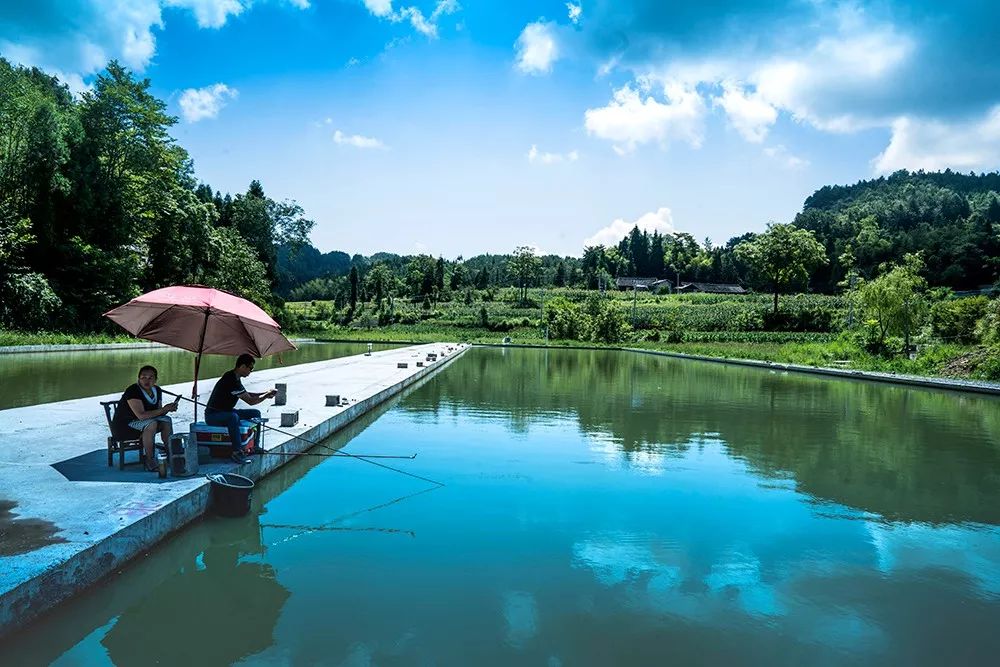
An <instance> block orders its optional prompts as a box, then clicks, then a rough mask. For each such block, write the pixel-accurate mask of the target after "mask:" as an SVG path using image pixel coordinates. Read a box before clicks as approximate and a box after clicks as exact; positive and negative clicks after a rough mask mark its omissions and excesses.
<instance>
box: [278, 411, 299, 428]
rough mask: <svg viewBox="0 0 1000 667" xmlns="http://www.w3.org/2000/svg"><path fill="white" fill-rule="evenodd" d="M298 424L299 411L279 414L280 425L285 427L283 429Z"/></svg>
mask: <svg viewBox="0 0 1000 667" xmlns="http://www.w3.org/2000/svg"><path fill="white" fill-rule="evenodd" d="M298 423H299V411H298V410H296V411H295V412H282V413H281V425H282V426H285V427H288V426H295V425H296V424H298Z"/></svg>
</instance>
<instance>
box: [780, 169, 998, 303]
mask: <svg viewBox="0 0 1000 667" xmlns="http://www.w3.org/2000/svg"><path fill="white" fill-rule="evenodd" d="M794 223H795V225H796V226H798V227H802V228H804V229H810V230H812V231H813V232H815V233H816V237H817V239H818V240H819V241H820V243H822V244H823V245H824V246H825V247H826V251H827V258H828V259H829V263H828V264H827V265H826V266H825V267H823V268H821V269H819V270H818V271H817V272H816V273H815V274H814V275H813V278H812V281H811V283H812V287H813V289H816V290H820V291H834V290H835V289H836V285H837V282H838V281H841V280H843V278H844V276H845V275H846V274H847V272H848V271H849V270H850V269H851V268H852V266H853V267H854V268H856V269H857V271H858V272H859V273H860V274H861V275H862V276H866V277H870V276H873V275H875V273H877V271H878V267H879V265H880V264H882V263H883V262H898V261H900V260H901V258H902V257H903V255H904V254H906V253H913V252H922V253H923V256H924V261H925V262H926V265H927V279H928V281H929V282H930V284H932V285H943V286H948V287H952V288H955V289H972V288H975V287H977V286H980V285H985V284H992V283H994V282H996V280H997V277H998V275H997V271H998V268H1000V243H998V238H997V233H998V231H1000V228H998V227H997V225H1000V173H996V172H994V173H989V174H981V175H975V174H969V175H965V174H958V173H955V172H952V171H950V170H946V171H943V172H937V173H924V172H912V173H911V172H907V171H898V172H896V173H894V174H892V175H891V176H888V177H885V178H878V179H874V180H868V181H860V182H858V183H856V184H854V185H847V186H839V185H838V186H825V187H823V188H820V189H819V190H817V191H816V192H815V193H813V194H812V196H810V197H809V198H808V199H806V201H805V205H804V206H803V210H802V212H801V213H799V214H798V215H797V216H796V217H795V221H794Z"/></svg>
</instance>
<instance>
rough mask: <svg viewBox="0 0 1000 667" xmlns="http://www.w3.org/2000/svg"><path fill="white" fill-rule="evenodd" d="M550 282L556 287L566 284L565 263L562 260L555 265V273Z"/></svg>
mask: <svg viewBox="0 0 1000 667" xmlns="http://www.w3.org/2000/svg"><path fill="white" fill-rule="evenodd" d="M552 284H553V285H555V286H556V287H565V286H566V264H564V263H563V262H559V264H557V265H556V275H555V277H554V278H553V279H552Z"/></svg>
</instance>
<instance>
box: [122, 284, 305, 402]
mask: <svg viewBox="0 0 1000 667" xmlns="http://www.w3.org/2000/svg"><path fill="white" fill-rule="evenodd" d="M104 316H105V317H107V318H108V319H110V320H111V321H112V322H115V323H116V324H118V325H120V326H121V327H122V328H123V329H125V330H126V331H128V332H129V333H130V334H133V335H135V336H138V337H139V338H145V339H146V340H152V341H156V342H157V343H166V344H167V345H172V346H174V347H179V348H182V349H184V350H188V351H190V352H196V353H197V355H198V356H197V357H195V361H194V386H193V387H192V391H191V395H192V396H193V397H195V399H196V400H197V396H198V370H199V368H200V366H201V355H202V354H229V355H233V356H236V355H240V354H243V353H247V354H251V355H253V356H255V357H258V358H259V357H265V356H267V355H269V354H276V353H278V352H284V351H285V350H294V349H295V346H294V345H292V343H291V341H289V340H288V339H287V338H285V336H284V334H282V333H281V327H280V326H279V325H278V323H277V322H275V321H274V320H272V319H271V318H270V317H269V316H268V314H267V313H265V312H264V311H263V310H261V309H260V308H259V307H257V306H255V305H254V304H253V303H251V302H249V301H247V300H246V299H243V298H240V297H238V296H235V295H233V294H229V293H228V292H223V291H221V290H217V289H213V288H211V287H205V286H204V285H179V286H176V287H164V288H163V289H158V290H154V291H152V292H149V293H148V294H143V295H142V296H140V297H136V298H135V299H132V300H131V301H129V302H128V303H126V304H125V305H122V306H118V307H117V308H115V309H114V310H110V311H108V312H106V313H104ZM194 415H195V421H197V419H198V404H197V402H196V403H195V412H194Z"/></svg>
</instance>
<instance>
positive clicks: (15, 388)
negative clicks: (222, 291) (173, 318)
mask: <svg viewBox="0 0 1000 667" xmlns="http://www.w3.org/2000/svg"><path fill="white" fill-rule="evenodd" d="M393 347H398V346H397V345H384V344H380V343H376V344H374V345H373V347H372V349H374V350H386V349H390V348H393ZM367 348H368V346H367V344H365V343H300V344H299V349H297V350H292V351H290V352H284V353H282V354H280V355H274V356H270V357H265V358H263V359H261V360H259V361H258V362H257V364H256V366H255V368H256V369H258V370H263V369H265V368H273V367H275V366H292V365H294V364H304V363H309V362H312V361H323V360H325V359H334V358H336V357H346V356H350V355H352V354H361V353H363V352H364V351H365V350H366V349H367ZM194 357H195V355H194V354H193V353H191V352H185V351H183V350H176V349H167V348H154V349H132V350H94V351H76V352H28V353H19V354H0V410H5V409H7V408H16V407H20V406H24V405H38V404H39V403H52V402H54V401H65V400H68V399H71V398H84V397H86V396H99V395H103V394H108V393H112V392H116V391H122V390H123V389H124V388H125V387H127V386H128V385H130V384H132V383H133V382H135V379H136V377H137V376H138V374H139V368H141V367H142V366H145V365H146V364H150V365H152V366H155V367H156V369H157V371H158V374H159V383H160V384H162V385H168V384H174V383H177V382H190V381H191V380H193V379H194ZM233 361H234V358H233V357H227V356H219V355H215V354H209V355H204V356H203V357H202V360H201V371H200V373H199V375H200V377H202V378H214V377H219V376H220V375H222V374H223V373H225V372H226V371H227V370H229V369H230V368H232V367H233Z"/></svg>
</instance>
